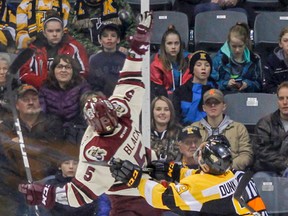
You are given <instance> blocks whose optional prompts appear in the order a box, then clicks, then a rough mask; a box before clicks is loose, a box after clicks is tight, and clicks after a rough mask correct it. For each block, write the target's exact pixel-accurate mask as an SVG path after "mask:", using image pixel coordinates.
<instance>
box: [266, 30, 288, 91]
mask: <svg viewBox="0 0 288 216" xmlns="http://www.w3.org/2000/svg"><path fill="white" fill-rule="evenodd" d="M287 80H288V27H284V28H283V29H282V30H281V32H280V34H279V44H278V47H276V48H275V49H274V51H273V53H271V54H270V55H269V56H268V59H267V62H265V64H264V67H263V90H264V91H265V92H267V93H276V91H277V86H278V85H279V84H280V83H282V82H283V81H287Z"/></svg>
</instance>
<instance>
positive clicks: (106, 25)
mask: <svg viewBox="0 0 288 216" xmlns="http://www.w3.org/2000/svg"><path fill="white" fill-rule="evenodd" d="M105 29H113V30H115V31H116V32H117V35H118V37H120V35H121V31H120V28H119V25H117V24H115V23H114V22H111V21H105V22H102V24H101V26H100V28H99V35H100V36H101V35H102V33H103V31H104V30H105Z"/></svg>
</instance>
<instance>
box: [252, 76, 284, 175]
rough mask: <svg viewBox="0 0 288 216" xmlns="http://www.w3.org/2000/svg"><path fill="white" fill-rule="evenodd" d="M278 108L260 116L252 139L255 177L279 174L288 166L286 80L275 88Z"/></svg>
mask: <svg viewBox="0 0 288 216" xmlns="http://www.w3.org/2000/svg"><path fill="white" fill-rule="evenodd" d="M277 96H278V110H276V111H275V112H274V113H271V114H269V115H267V116H264V117H263V118H261V119H260V120H259V121H258V123H257V125H256V127H255V135H256V136H255V139H253V150H254V157H255V162H254V166H253V167H254V171H255V172H256V174H255V175H256V176H257V177H265V176H281V175H282V174H283V172H284V170H285V169H286V168H287V167H288V166H287V164H288V160H287V158H288V139H287V138H288V137H287V131H288V109H287V107H288V81H284V82H283V83H281V84H280V85H279V86H278V88H277Z"/></svg>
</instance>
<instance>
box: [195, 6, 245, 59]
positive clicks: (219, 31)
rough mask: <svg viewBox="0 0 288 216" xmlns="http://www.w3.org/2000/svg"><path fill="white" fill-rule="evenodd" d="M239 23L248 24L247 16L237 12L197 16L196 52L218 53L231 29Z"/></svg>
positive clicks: (213, 12)
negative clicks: (201, 50) (200, 50)
mask: <svg viewBox="0 0 288 216" xmlns="http://www.w3.org/2000/svg"><path fill="white" fill-rule="evenodd" d="M237 22H244V23H247V22H248V18H247V15H246V14H245V13H242V12H236V11H227V10H220V11H207V12H202V13H199V14H197V15H196V17H195V25H194V47H195V50H199V49H204V50H206V51H207V52H209V53H210V54H211V53H213V52H217V51H218V49H220V47H221V46H222V45H223V43H224V42H225V41H226V40H227V36H228V32H229V29H230V28H231V27H232V26H233V25H235V24H236V23H237Z"/></svg>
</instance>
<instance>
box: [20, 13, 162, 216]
mask: <svg viewBox="0 0 288 216" xmlns="http://www.w3.org/2000/svg"><path fill="white" fill-rule="evenodd" d="M151 24H152V14H151V13H150V12H146V13H144V14H142V16H141V22H140V23H139V25H138V27H137V31H136V33H135V35H134V36H133V37H132V38H130V41H131V42H130V47H131V48H130V51H129V54H128V57H127V59H126V61H125V63H124V66H123V68H122V71H120V78H119V80H118V83H117V85H116V87H115V90H114V92H113V94H112V96H111V97H109V99H105V98H101V97H94V98H92V99H90V100H88V101H87V103H86V105H85V107H84V110H83V112H84V116H85V118H86V119H87V121H88V124H89V126H88V128H87V130H86V132H85V134H84V136H83V139H82V143H81V146H80V155H79V164H78V168H77V172H76V176H75V178H74V179H73V180H72V182H71V183H68V184H66V185H65V186H64V187H62V188H60V187H56V188H54V187H53V186H51V185H39V184H36V183H31V184H21V185H19V191H20V192H21V193H23V194H24V195H25V197H26V200H27V203H28V204H30V205H40V204H42V205H44V206H45V207H46V208H51V207H52V206H53V205H54V203H55V202H60V199H58V197H59V196H61V203H62V204H67V205H70V206H73V207H79V206H81V205H83V204H85V203H91V202H92V201H93V200H95V199H97V197H98V196H99V195H101V194H102V193H107V194H108V195H109V198H110V200H111V204H112V210H111V212H110V215H115V216H116V215H117V216H133V215H143V216H144V215H145V216H146V215H149V216H154V215H160V211H159V210H156V209H153V208H152V207H151V206H149V205H148V204H147V203H146V201H145V200H144V199H143V198H142V197H141V196H140V194H139V192H138V190H137V189H136V188H130V187H127V185H126V184H123V183H122V182H115V179H114V178H113V177H112V176H111V173H110V170H109V167H108V166H103V164H105V162H108V161H109V160H111V159H112V158H125V159H128V160H129V161H132V162H133V163H136V164H138V165H139V166H140V167H143V166H146V165H147V162H148V161H149V158H151V154H150V153H151V152H149V151H148V150H147V149H146V148H145V147H144V146H143V144H142V143H141V133H140V129H139V117H140V112H141V107H142V102H143V97H144V91H145V89H144V84H143V82H142V74H141V65H142V55H144V54H145V53H146V51H147V50H148V48H149V39H150V35H149V33H150V28H151ZM63 197H66V199H63Z"/></svg>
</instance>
